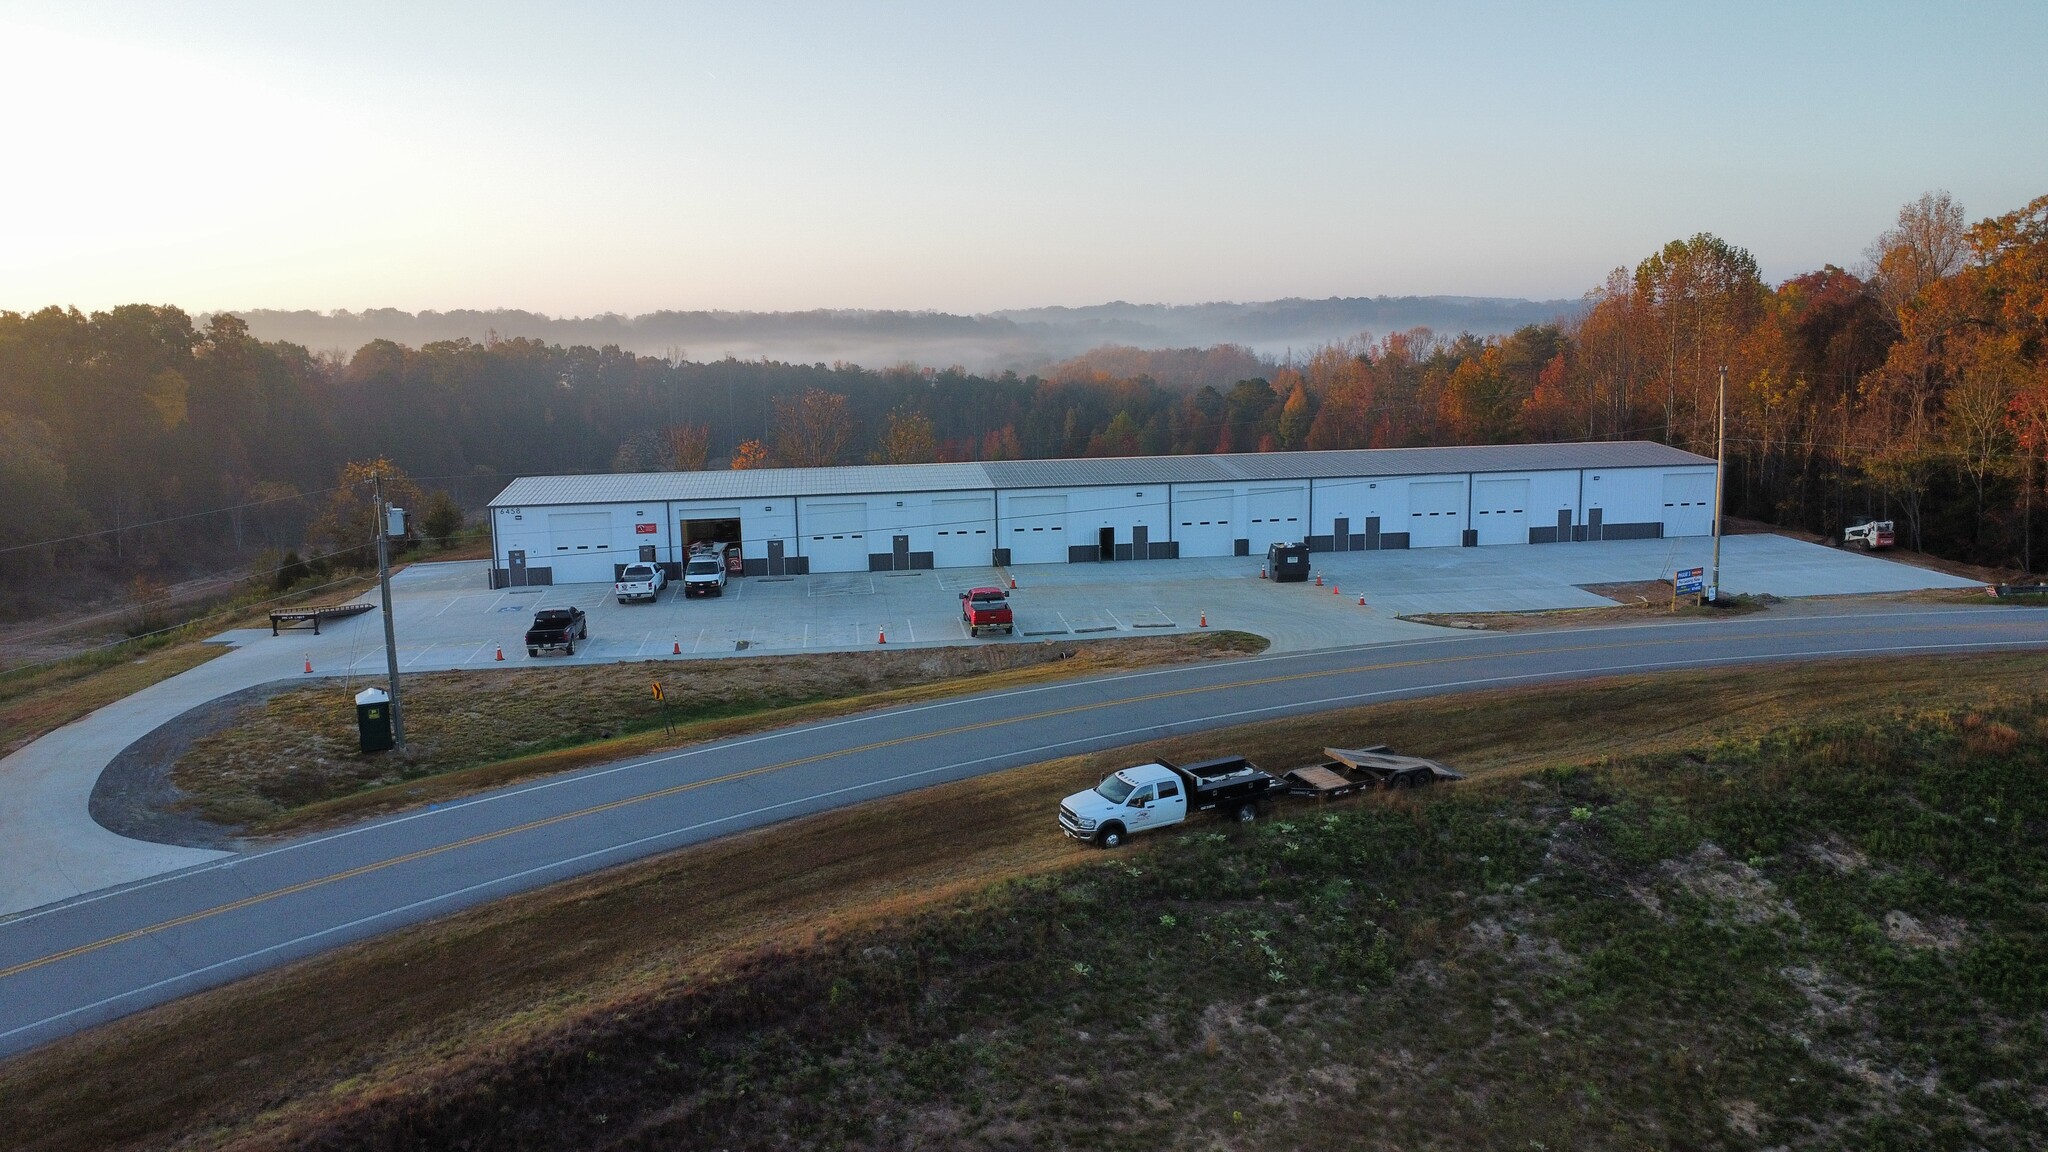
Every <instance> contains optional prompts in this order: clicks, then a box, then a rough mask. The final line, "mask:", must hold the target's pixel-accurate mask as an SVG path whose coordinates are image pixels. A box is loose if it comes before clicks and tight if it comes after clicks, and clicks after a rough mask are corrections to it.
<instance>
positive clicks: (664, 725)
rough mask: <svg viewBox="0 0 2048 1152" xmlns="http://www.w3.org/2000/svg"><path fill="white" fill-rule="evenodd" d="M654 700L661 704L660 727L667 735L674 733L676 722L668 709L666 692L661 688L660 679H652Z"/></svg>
mask: <svg viewBox="0 0 2048 1152" xmlns="http://www.w3.org/2000/svg"><path fill="white" fill-rule="evenodd" d="M654 702H655V703H656V704H659V705H661V729H662V731H663V732H666V733H667V734H668V735H670V736H673V735H675V734H676V722H675V720H674V719H673V718H672V717H671V716H670V714H669V710H668V693H666V692H663V691H662V690H661V681H659V680H656V681H654Z"/></svg>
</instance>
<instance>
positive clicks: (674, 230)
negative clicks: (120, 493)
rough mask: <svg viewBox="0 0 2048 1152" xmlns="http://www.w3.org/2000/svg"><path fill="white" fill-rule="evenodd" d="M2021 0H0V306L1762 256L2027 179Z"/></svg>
mask: <svg viewBox="0 0 2048 1152" xmlns="http://www.w3.org/2000/svg"><path fill="white" fill-rule="evenodd" d="M2044 60H2048V3H2043V2H2040V0H2022V2H2016V3H2000V4H1992V3H1982V4H1970V3H1950V4H1928V3H1901V4H1889V3H1874V2H1870V0H1863V2H1858V3H1846V4H1836V5H1821V4H1790V3H1783V2H1779V3H1765V4H1752V5H1742V4H1677V3H1669V4H1664V3H1651V2H1648V0H1633V2H1628V3H1617V4H1575V5H1566V4H1561V3H1547V4H1546V3H1513V4H1497V5H1496V4H1449V3H1426V4H1425V3H1417V2H1410V3H1404V4H1397V5H1378V4H1365V3H1355V4H1334V3H1332V4H1297V5H1285V4H1276V3H1255V4H1252V3H1248V4H1243V5H1230V6H1221V5H1213V6H1212V5H1197V4H1188V3H1172V4H1159V5H1140V4H1104V3H1088V4H1075V5H1061V4H1052V3H1045V2H1033V3H1029V4H1015V5H1008V6H999V5H990V4H977V3H961V2H955V3H950V4H932V5H907V4H906V5H850V4H837V3H834V4H826V3H818V4H814V5H803V6H787V7H785V6H776V5H770V4H762V3H754V2H748V3H731V2H730V0H726V2H721V3H716V4H706V5H701V6H698V5H685V4H680V3H675V4H670V3H662V4H654V3H649V4H595V3H581V4H573V5H572V4H560V3H558V4H552V5H530V6H529V5H517V4H511V3H504V2H494V3H488V4H475V5H456V4H427V3H419V2H417V0H415V2H409V3H396V4H373V3H367V2H363V0H354V2H351V3H348V4H333V5H316V4H310V3H296V4H278V3H261V4H256V3H251V4H228V3H178V4H164V3H135V4H111V3H109V4H93V3H83V2H78V0H71V2H66V3H62V4H57V3H50V4H30V3H16V2H12V0H0V102H4V107H5V108H6V110H7V133H6V135H7V146H6V149H5V153H4V154H5V157H6V159H5V162H4V167H0V308H8V309H25V308H33V307H39V306H42V305H46V304H51V303H62V304H76V305H78V306H80V307H84V308H88V309H90V308H103V307H106V306H108V305H111V304H115V303H122V302H129V301H138V300H140V301H149V302H156V303H175V304H179V305H182V306H184V307H186V308H188V309H192V310H195V311H196V310H206V309H215V308H253V307H275V308H318V309H330V308H351V309H361V308H368V307H397V308H405V309H408V310H418V309H424V308H435V309H448V308H464V307H473V308H490V307H513V308H529V309H535V310H539V311H545V312H550V313H553V314H557V315H569V314H589V313H595V312H603V311H617V312H642V311H648V310H653V309H657V308H736V309H797V308H818V307H861V308H934V309H943V310H947V311H978V310H985V309H991V308H1002V307H1026V306H1033V305H1040V304H1085V303H1094V302H1100V301H1105V300H1111V299H1119V298H1120V299H1126V300H1133V301H1144V302H1167V303H1191V302H1198V301H1205V300H1252V299H1266V298H1271V297H1278V296H1330V295H1345V296H1351V295H1378V294H1388V295H1406V294H1437V293H1447V294H1466V295H1504V296H1530V297H1558V296H1577V295H1579V294H1580V293H1582V292H1584V291H1585V290H1586V289H1587V288H1589V287H1591V286H1593V285H1594V284H1596V283H1597V282H1598V281H1599V280H1600V279H1601V277H1602V276H1603V274H1604V273H1605V272H1606V270H1607V269H1609V268H1612V267H1614V266H1616V265H1619V264H1633V263H1634V262H1635V261H1636V260H1638V259H1640V258H1642V257H1643V256H1644V255H1646V254H1648V253H1649V252H1650V251H1652V250H1653V249H1655V248H1656V247H1657V246H1659V245H1661V244H1662V243H1663V242H1664V241H1666V240H1669V239H1673V238H1676V237H1681V236H1686V235H1690V234H1692V233H1694V232H1700V231H1710V232H1714V233H1717V234H1719V235H1721V236H1723V237H1724V238H1726V239H1728V240H1730V241H1731V242H1734V243H1737V244H1741V245H1743V246H1745V247H1747V248H1749V249H1750V250H1751V251H1752V252H1754V253H1755V254H1756V255H1757V257H1758V259H1759V261H1760V262H1761V263H1762V265H1763V268H1764V271H1765V274H1766V275H1767V276H1769V277H1771V278H1774V279H1776V278H1782V277H1784V276H1788V275H1792V274H1796V273H1798V272H1801V271H1805V270H1808V269H1811V268H1814V267H1818V266H1819V265H1820V264H1822V263H1825V262H1834V263H1838V264H1851V263H1853V262H1855V261H1856V260H1858V259H1859V258H1860V255H1861V253H1862V251H1863V249H1864V248H1865V247H1866V246H1867V245H1868V244H1869V242H1870V240H1871V239H1872V238H1873V237H1874V236H1875V235H1876V234H1877V232H1878V231H1880V230H1881V229H1883V228H1884V227H1886V226H1887V225H1888V224H1889V223H1890V222H1891V220H1892V219H1893V217H1894V216H1895V214H1896V212H1897V210H1898V207H1899V205H1900V204H1901V203H1903V202H1905V201H1907V200H1909V199H1912V198H1914V197H1916V196H1918V195H1919V194H1920V193H1921V192H1924V191H1926V190H1928V189H1931V188H1947V189H1949V190H1950V191H1952V192H1953V193H1954V194H1955V195H1956V197H1957V198H1958V199H1959V200H1960V201H1961V202H1962V203H1963V205H1964V206H1965V208H1966V209H1967V210H1968V212H1969V213H1970V215H1971V217H1972V218H1973V219H1975V218H1978V217H1981V216H1985V215H1990V214H1996V213H2001V212H2006V211H2010V210H2012V209H2014V208H2017V207H2019V206H2021V205H2022V204H2024V203H2025V202H2026V201H2027V200H2029V199H2031V198H2032V197H2035V196H2038V195H2042V194H2044V193H2048V65H2044Z"/></svg>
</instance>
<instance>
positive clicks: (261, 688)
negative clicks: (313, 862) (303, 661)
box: [91, 680, 304, 851]
mask: <svg viewBox="0 0 2048 1152" xmlns="http://www.w3.org/2000/svg"><path fill="white" fill-rule="evenodd" d="M303 686H304V685H303V683H302V682H301V681H298V680H273V681H271V682H270V683H268V684H258V685H256V686H255V687H253V688H244V689H242V690H241V691H240V692H233V693H230V694H228V695H226V696H222V697H220V698H219V699H216V700H210V701H208V702H207V703H205V704H201V705H200V706H199V707H197V708H194V709H191V710H190V711H188V712H185V713H183V714H182V715H180V716H178V717H177V718H176V719H174V720H172V721H171V722H170V723H168V724H164V725H162V726H161V727H159V728H157V729H156V730H155V731H152V732H151V733H149V734H148V735H147V736H144V737H143V738H142V739H140V740H137V741H136V742H135V743H133V744H130V745H129V746H128V747H126V748H124V749H122V750H121V754H120V755H118V756H116V757H114V759H113V760H112V761H111V762H110V763H108V765H107V767H106V770H105V771H104V772H101V773H100V778H99V782H98V783H97V784H95V785H94V786H93V790H92V802H91V812H92V818H93V819H94V820H95V821H97V822H98V823H99V825H100V826H101V827H103V828H105V829H107V830H108V831H110V832H116V833H119V834H120V835H123V836H131V837H134V838H135V839H137V840H149V841H152V842H154V843H158V844H177V845H181V846H183V847H186V848H214V849H220V850H222V851H233V850H234V849H236V848H238V847H240V844H241V829H239V828H233V827H228V826H226V825H221V824H215V823H213V822H212V821H210V820H205V819H202V818H200V817H198V816H195V815H192V814H191V813H188V812H186V811H184V810H183V807H182V802H183V801H184V799H185V796H184V793H183V792H181V791H179V789H178V788H177V786H176V785H174V784H172V783H171V768H172V766H173V765H175V764H177V762H178V760H179V759H180V758H181V757H183V756H184V755H185V753H186V752H187V751H189V750H190V749H191V747H192V745H193V743H194V742H195V741H197V740H199V739H200V738H202V737H205V736H210V735H212V734H214V733H216V732H219V731H222V730H224V729H227V728H230V727H233V726H234V725H235V724H237V723H239V722H242V721H244V720H245V719H247V717H248V716H249V714H250V713H252V712H254V711H255V710H257V709H259V708H261V707H262V706H263V705H264V703H265V702H266V701H268V700H269V699H270V698H271V697H272V696H275V695H277V694H278V693H280V692H285V691H289V690H290V689H293V688H299V687H303Z"/></svg>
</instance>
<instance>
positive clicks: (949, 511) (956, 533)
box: [932, 496, 996, 568]
mask: <svg viewBox="0 0 2048 1152" xmlns="http://www.w3.org/2000/svg"><path fill="white" fill-rule="evenodd" d="M995 515H996V501H995V497H993V496H981V497H977V498H975V499H972V500H934V501H932V566H933V567H935V568H972V567H975V566H977V565H984V564H987V563H988V562H989V558H990V556H991V551H990V550H991V549H993V548H994V547H995V536H994V535H993V533H992V531H991V525H992V524H993V523H994V520H995Z"/></svg>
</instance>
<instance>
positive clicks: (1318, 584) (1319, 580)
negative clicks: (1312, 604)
mask: <svg viewBox="0 0 2048 1152" xmlns="http://www.w3.org/2000/svg"><path fill="white" fill-rule="evenodd" d="M1322 586H1323V577H1322V574H1321V573H1317V574H1316V587H1318V588H1321V587H1322Z"/></svg>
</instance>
